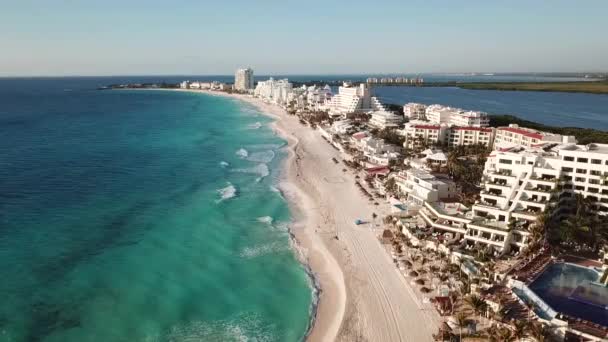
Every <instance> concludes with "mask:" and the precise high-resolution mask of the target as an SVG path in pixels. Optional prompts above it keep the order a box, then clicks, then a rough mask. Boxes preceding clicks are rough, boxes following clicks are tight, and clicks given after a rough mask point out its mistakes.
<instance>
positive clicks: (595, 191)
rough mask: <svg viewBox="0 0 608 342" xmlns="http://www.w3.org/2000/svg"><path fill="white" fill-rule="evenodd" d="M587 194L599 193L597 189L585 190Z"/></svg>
mask: <svg viewBox="0 0 608 342" xmlns="http://www.w3.org/2000/svg"><path fill="white" fill-rule="evenodd" d="M587 192H590V193H593V194H597V193H598V192H599V190H598V189H597V188H587Z"/></svg>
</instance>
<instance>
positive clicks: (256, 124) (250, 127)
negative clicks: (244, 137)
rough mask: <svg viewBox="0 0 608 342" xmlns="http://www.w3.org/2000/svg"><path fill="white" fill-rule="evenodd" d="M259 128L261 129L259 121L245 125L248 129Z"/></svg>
mask: <svg viewBox="0 0 608 342" xmlns="http://www.w3.org/2000/svg"><path fill="white" fill-rule="evenodd" d="M260 127H262V123H261V122H259V121H258V122H256V123H252V124H249V125H247V128H249V129H258V128H260Z"/></svg>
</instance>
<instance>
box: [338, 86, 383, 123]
mask: <svg viewBox="0 0 608 342" xmlns="http://www.w3.org/2000/svg"><path fill="white" fill-rule="evenodd" d="M327 109H328V110H329V115H332V116H340V115H346V114H348V113H369V112H372V111H378V110H385V108H384V107H383V106H382V104H381V103H380V101H379V100H378V99H377V98H375V97H373V96H372V94H371V89H370V88H368V87H367V85H366V84H364V83H362V84H360V85H359V86H358V87H353V86H351V85H349V84H347V83H345V84H344V85H343V86H341V87H340V88H338V94H336V95H334V96H333V97H332V98H331V100H330V101H329V103H328V105H327Z"/></svg>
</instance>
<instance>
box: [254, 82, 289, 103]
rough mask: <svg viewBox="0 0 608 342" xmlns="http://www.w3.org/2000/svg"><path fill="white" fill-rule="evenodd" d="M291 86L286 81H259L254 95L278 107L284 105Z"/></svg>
mask: <svg viewBox="0 0 608 342" xmlns="http://www.w3.org/2000/svg"><path fill="white" fill-rule="evenodd" d="M292 90H293V85H292V84H291V83H289V81H288V80H287V79H282V80H275V79H273V78H272V77H271V78H270V79H269V80H268V81H260V82H258V84H257V86H256V87H255V90H254V95H255V96H258V97H261V98H263V99H265V100H267V101H270V102H273V103H276V104H278V105H286V104H287V102H288V99H289V94H290V93H291V92H292Z"/></svg>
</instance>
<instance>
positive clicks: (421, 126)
mask: <svg viewBox="0 0 608 342" xmlns="http://www.w3.org/2000/svg"><path fill="white" fill-rule="evenodd" d="M447 130H448V127H447V125H445V124H443V125H429V124H425V123H423V122H416V121H412V122H408V123H406V124H405V128H404V129H403V135H404V136H405V142H404V143H403V146H404V147H405V148H412V147H414V146H417V145H418V144H420V143H421V142H422V141H424V142H426V143H427V144H430V145H434V144H436V145H438V144H441V143H443V142H444V141H445V139H446V133H447Z"/></svg>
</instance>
